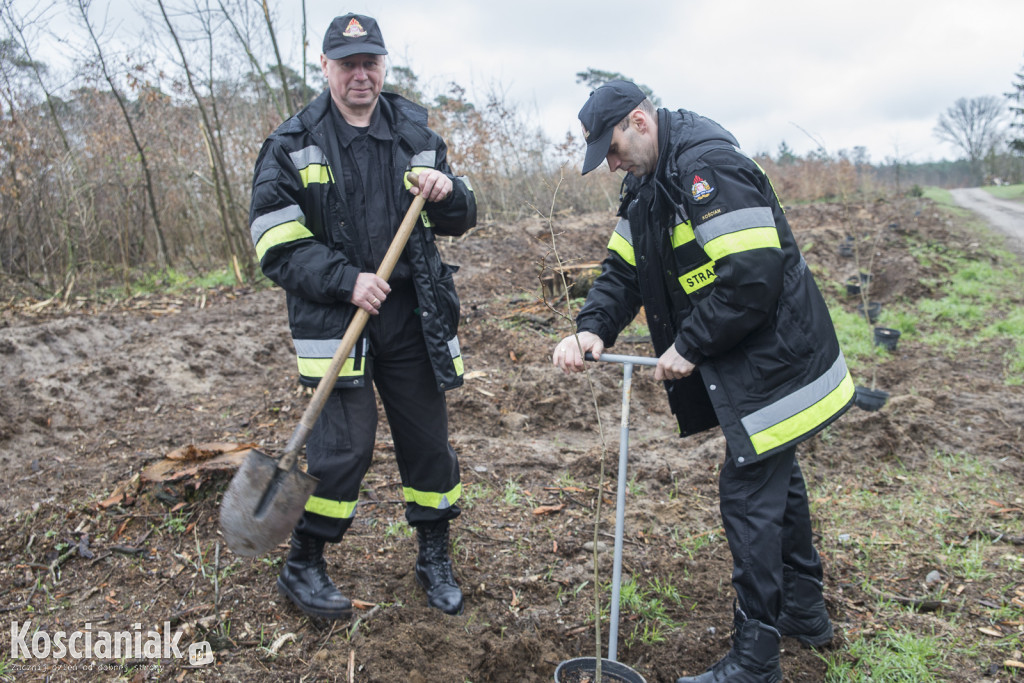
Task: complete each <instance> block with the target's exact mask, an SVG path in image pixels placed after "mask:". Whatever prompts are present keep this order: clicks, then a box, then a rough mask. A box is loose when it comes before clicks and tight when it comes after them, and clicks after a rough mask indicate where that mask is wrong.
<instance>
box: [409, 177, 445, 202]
mask: <svg viewBox="0 0 1024 683" xmlns="http://www.w3.org/2000/svg"><path fill="white" fill-rule="evenodd" d="M409 192H412V193H413V194H422V195H423V198H424V199H425V200H427V201H428V202H439V201H441V200H443V199H445V198H446V197H447V196H448V195H449V194H451V192H452V179H451V178H449V177H448V176H446V175H445V174H444V173H441V172H440V171H438V170H436V169H428V170H426V171H420V172H419V173H418V180H417V185H413V186H412V187H410V188H409Z"/></svg>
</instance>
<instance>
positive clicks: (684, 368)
mask: <svg viewBox="0 0 1024 683" xmlns="http://www.w3.org/2000/svg"><path fill="white" fill-rule="evenodd" d="M696 367H697V366H696V365H694V364H693V363H691V362H690V361H688V360H686V359H685V358H683V357H682V356H680V355H679V352H678V351H676V346H675V344H673V345H671V346H669V347H668V351H666V352H665V353H663V354H661V358H659V359H658V366H657V367H656V368H655V369H654V379H661V380H665V379H682V378H683V377H689V376H690V374H691V373H692V372H693V371H694V369H696Z"/></svg>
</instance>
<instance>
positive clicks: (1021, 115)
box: [1006, 68, 1024, 156]
mask: <svg viewBox="0 0 1024 683" xmlns="http://www.w3.org/2000/svg"><path fill="white" fill-rule="evenodd" d="M1014 77H1015V78H1016V79H1017V80H1016V81H1014V83H1013V90H1011V91H1010V92H1008V93H1006V98H1007V99H1008V100H1010V116H1011V121H1010V135H1009V142H1008V144H1009V147H1010V149H1011V150H1013V151H1014V152H1016V153H1017V154H1020V155H1022V156H1024V68H1021V70H1020V71H1018V72H1017V73H1016V74H1014Z"/></svg>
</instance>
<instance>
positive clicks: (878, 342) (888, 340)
mask: <svg viewBox="0 0 1024 683" xmlns="http://www.w3.org/2000/svg"><path fill="white" fill-rule="evenodd" d="M899 340H900V331H899V330H894V329H892V328H891V327H876V328H875V346H881V347H882V348H884V349H885V350H886V351H895V350H896V344H897V342H899Z"/></svg>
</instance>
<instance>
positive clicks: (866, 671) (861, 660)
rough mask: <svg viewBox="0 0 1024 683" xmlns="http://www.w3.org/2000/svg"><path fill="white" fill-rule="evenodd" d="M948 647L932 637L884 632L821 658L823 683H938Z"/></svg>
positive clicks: (945, 667) (944, 670) (942, 677)
mask: <svg viewBox="0 0 1024 683" xmlns="http://www.w3.org/2000/svg"><path fill="white" fill-rule="evenodd" d="M946 648H947V644H946V643H944V642H943V641H942V639H940V638H937V637H935V636H922V635H920V634H917V633H901V632H898V631H884V632H882V633H879V634H877V635H876V636H875V637H873V638H864V639H860V640H855V641H853V642H851V643H850V646H849V649H848V651H847V652H846V653H841V654H832V655H828V656H824V657H823V658H824V659H825V661H826V662H827V663H828V673H827V674H826V676H825V681H826V683H840V682H841V683H869V682H870V683H888V682H891V683H897V682H900V683H902V682H903V681H906V683H924V682H925V681H941V680H943V679H944V678H945V672H947V671H948V670H949V667H948V666H946V665H944V664H943V652H944V651H945V650H946Z"/></svg>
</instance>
